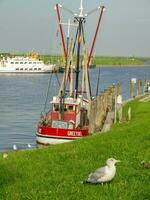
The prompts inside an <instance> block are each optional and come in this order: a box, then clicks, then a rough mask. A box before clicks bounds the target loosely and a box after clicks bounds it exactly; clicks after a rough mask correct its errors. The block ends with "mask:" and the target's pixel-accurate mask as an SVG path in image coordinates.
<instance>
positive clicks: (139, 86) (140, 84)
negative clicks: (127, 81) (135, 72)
mask: <svg viewBox="0 0 150 200" xmlns="http://www.w3.org/2000/svg"><path fill="white" fill-rule="evenodd" d="M137 89H138V91H137V95H138V96H140V95H142V80H141V79H139V80H138V88H137Z"/></svg>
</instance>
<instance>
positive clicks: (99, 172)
mask: <svg viewBox="0 0 150 200" xmlns="http://www.w3.org/2000/svg"><path fill="white" fill-rule="evenodd" d="M105 173H106V167H101V168H98V169H96V170H95V171H94V172H93V173H91V174H89V176H88V178H87V182H88V183H98V179H100V178H102V177H103V176H105Z"/></svg>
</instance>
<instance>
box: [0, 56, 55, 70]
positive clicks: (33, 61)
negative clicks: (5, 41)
mask: <svg viewBox="0 0 150 200" xmlns="http://www.w3.org/2000/svg"><path fill="white" fill-rule="evenodd" d="M54 71H56V65H55V64H48V65H46V64H44V62H43V61H42V60H40V59H37V58H33V57H24V56H15V57H12V58H10V57H3V58H2V60H0V73H49V72H54Z"/></svg>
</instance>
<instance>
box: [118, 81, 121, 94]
mask: <svg viewBox="0 0 150 200" xmlns="http://www.w3.org/2000/svg"><path fill="white" fill-rule="evenodd" d="M117 95H122V85H121V83H118V85H117Z"/></svg>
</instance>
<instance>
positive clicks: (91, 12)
mask: <svg viewBox="0 0 150 200" xmlns="http://www.w3.org/2000/svg"><path fill="white" fill-rule="evenodd" d="M99 9H100V7H98V8H95V9H93V10H91V11H89V12H88V13H86V16H89V15H91V14H93V13H94V12H96V11H97V10H99Z"/></svg>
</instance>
